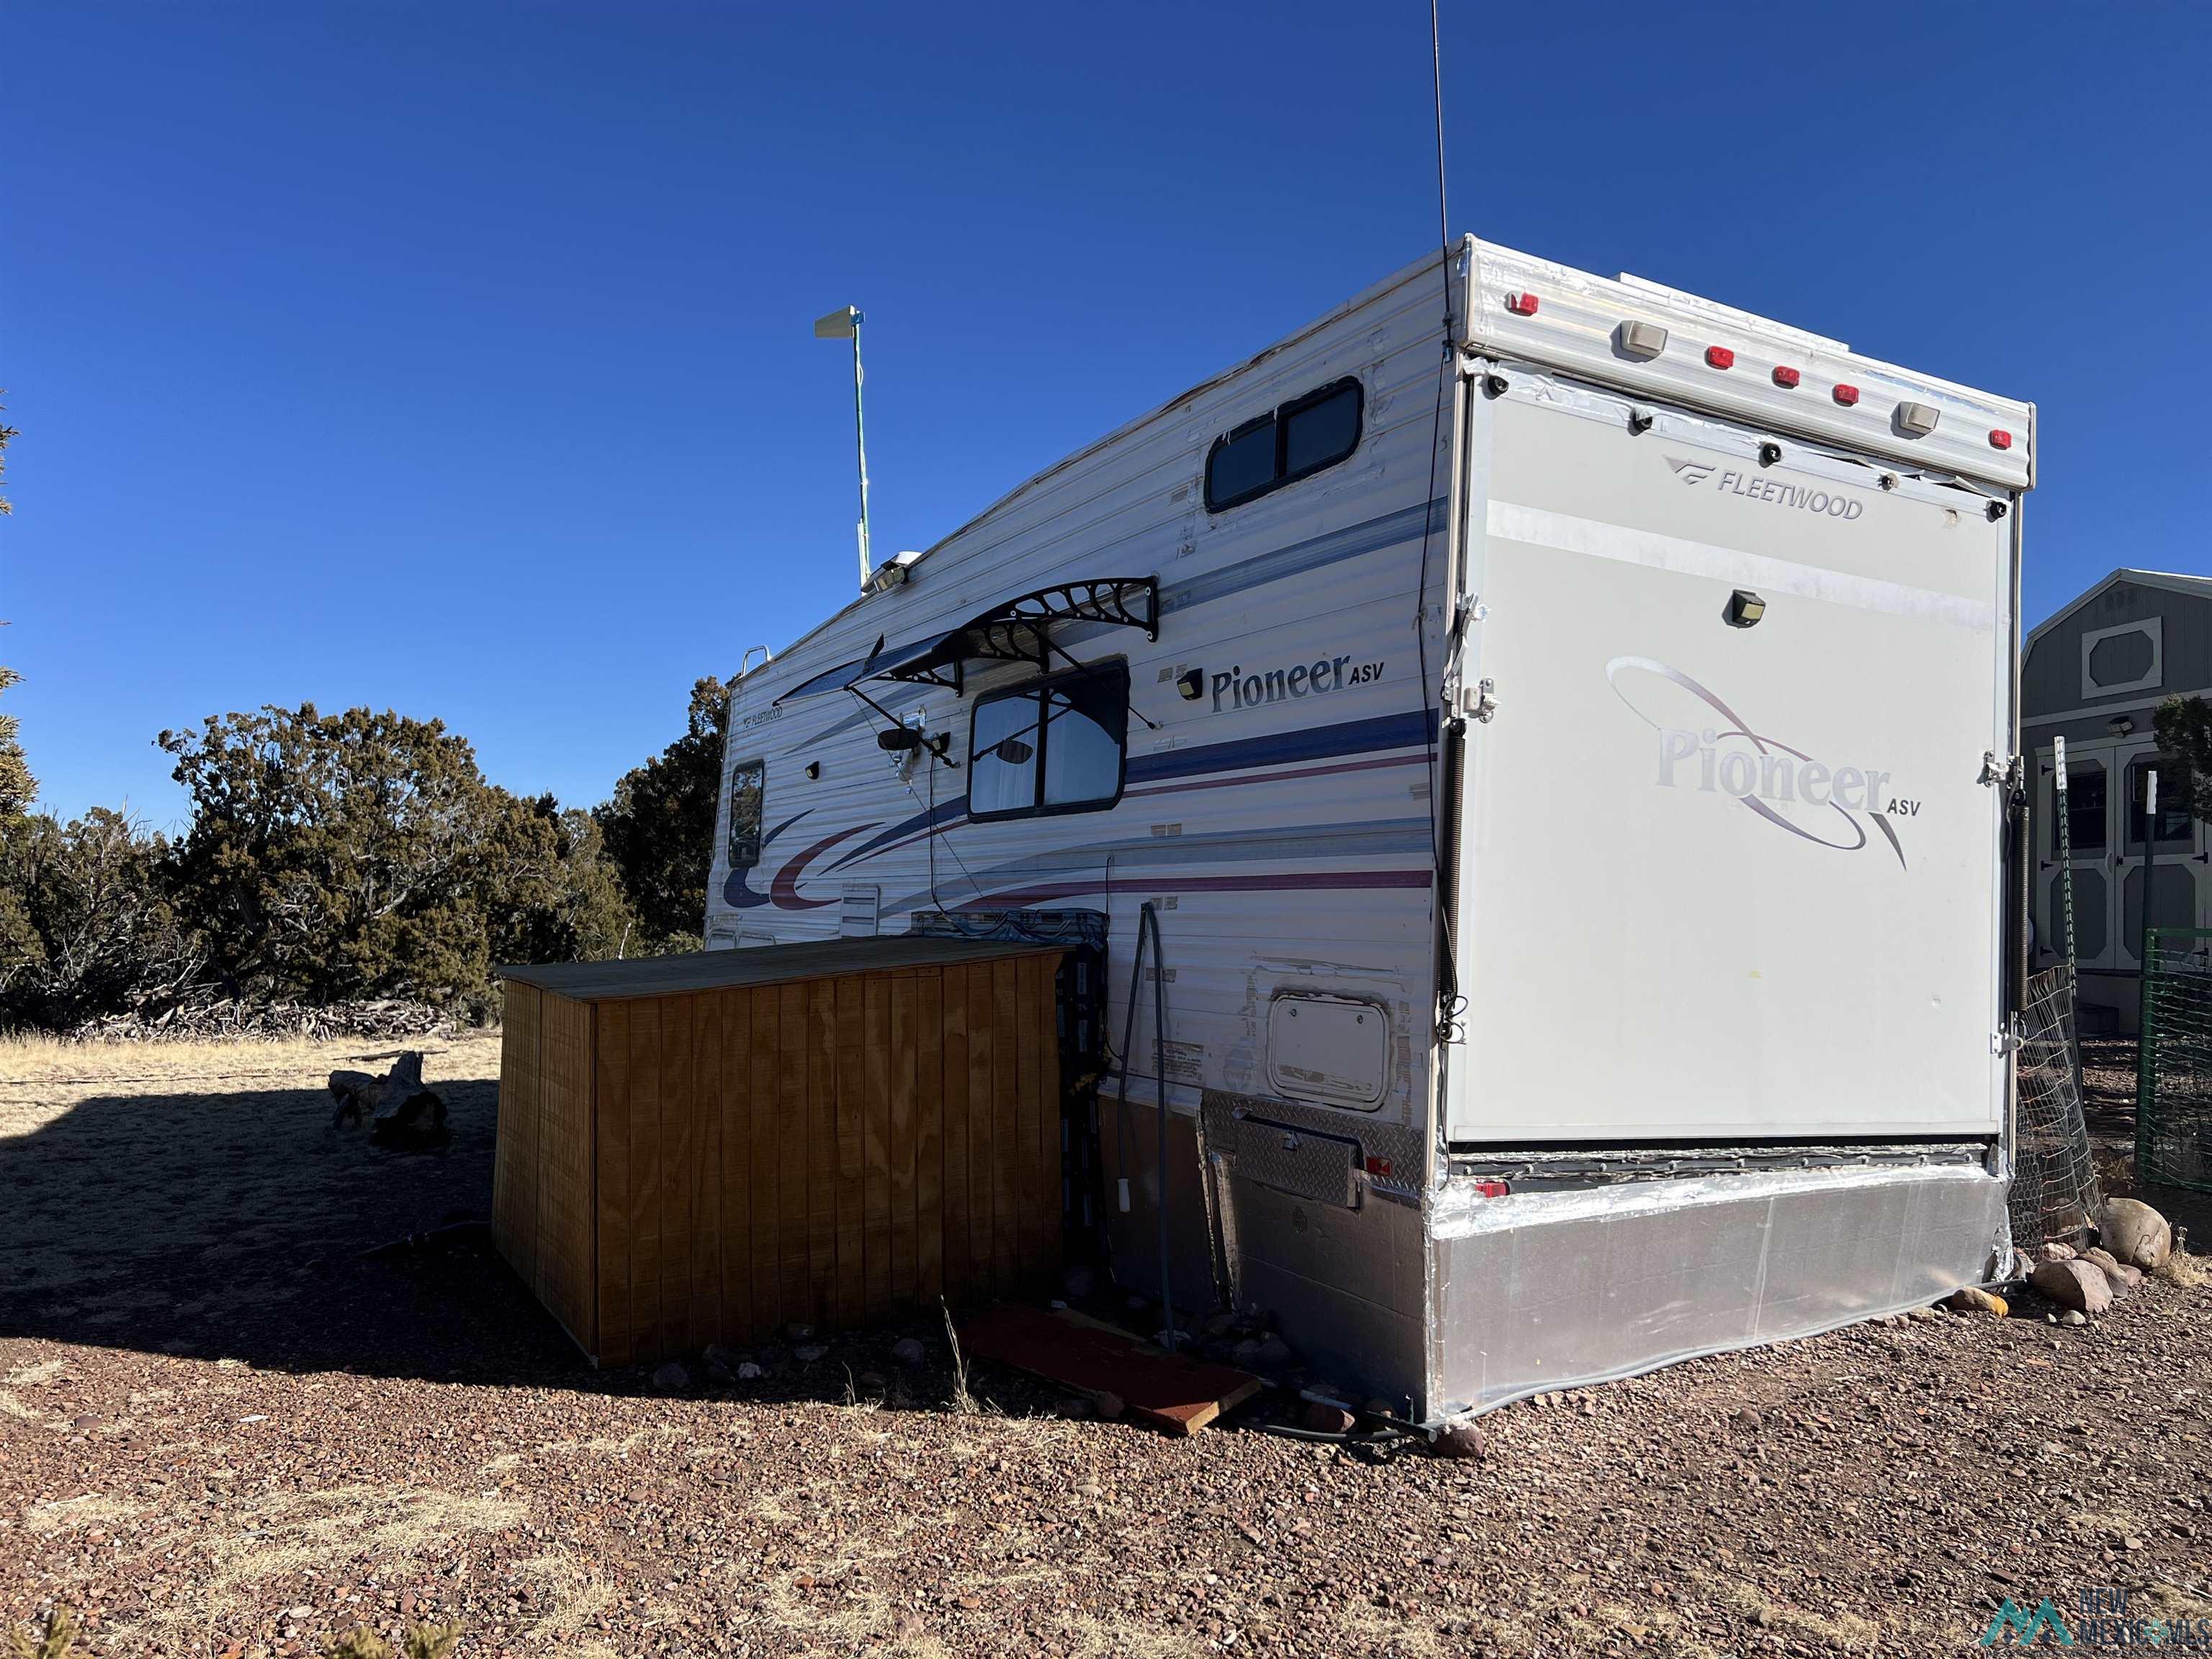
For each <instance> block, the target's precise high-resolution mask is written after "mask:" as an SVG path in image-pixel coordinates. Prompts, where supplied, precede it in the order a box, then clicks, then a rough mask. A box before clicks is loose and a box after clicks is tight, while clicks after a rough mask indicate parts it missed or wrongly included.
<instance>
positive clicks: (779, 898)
mask: <svg viewBox="0 0 2212 1659" xmlns="http://www.w3.org/2000/svg"><path fill="white" fill-rule="evenodd" d="M875 827H876V826H875V825H874V824H872V823H856V824H854V825H852V826H851V827H850V828H849V829H840V830H838V831H837V832H836V834H835V835H829V836H823V837H822V839H821V840H820V841H817V842H815V843H814V845H813V846H811V847H810V848H807V849H806V850H805V852H803V853H801V854H799V856H798V857H797V858H795V859H793V860H791V861H790V862H789V863H788V864H787V865H785V866H783V868H782V869H781V870H779V871H777V872H775V880H774V881H772V882H770V883H769V884H768V893H769V898H770V899H772V900H774V901H775V908H777V909H779V910H819V909H821V908H823V906H824V905H829V904H835V903H836V902H837V901H836V899H811V898H801V897H799V878H800V877H801V876H802V875H804V874H805V871H806V866H808V865H809V864H811V863H812V862H813V861H814V860H816V859H817V858H819V857H820V856H821V855H822V854H824V853H826V852H828V851H829V849H830V848H833V847H835V846H836V844H837V843H838V842H841V841H849V840H851V839H852V838H853V837H854V836H860V835H866V833H867V832H868V831H869V830H871V829H874V828H875Z"/></svg>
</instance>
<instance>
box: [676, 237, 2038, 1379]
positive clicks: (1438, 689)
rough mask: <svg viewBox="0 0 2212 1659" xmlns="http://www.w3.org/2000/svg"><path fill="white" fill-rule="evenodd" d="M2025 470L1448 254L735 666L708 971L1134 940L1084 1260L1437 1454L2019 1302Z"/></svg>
mask: <svg viewBox="0 0 2212 1659" xmlns="http://www.w3.org/2000/svg"><path fill="white" fill-rule="evenodd" d="M2033 454H2034V410H2033V407H2032V406H2031V405H2029V404H2023V403H2015V402H2012V401H2010V400H2008V399H2005V398H1996V397H1993V396H1991V395H1990V394H1988V393H1985V392H1973V391H1970V390H1968V389H1966V387H1964V386H1954V385H1951V384H1948V382H1945V381H1942V380H1935V379H1932V378H1930V377H1929V376H1927V375H1923V374H1913V373H1911V372H1909V371H1907V370H1905V369H1902V368H1895V367H1893V366H1891V365H1889V364H1887V363H1883V362H1876V361H1874V360H1873V359H1870V358H1868V357H1863V356H1858V355H1857V354H1855V353H1853V352H1852V351H1851V350H1850V349H1849V348H1848V347H1847V346H1845V345H1844V343H1842V342H1840V341H1838V340H1832V339H1826V338H1824V337H1821V336H1819V335H1816V334H1808V333H1805V332H1803V331H1800V330H1797V329H1794V328H1787V327H1784V326H1783V325H1779V324H1777V323H1772V322H1769V321H1767V320H1765V319H1762V318H1759V317H1754V316H1751V315H1748V314H1747V313H1743V312H1740V311H1735V310H1731V309H1729V308H1728V307H1723V306H1719V305H1716V304H1713V303H1711V301H1705V300H1701V299H1698V298H1696V297H1694V296H1692V295H1686V294H1682V293H1679V292H1676V291H1674V290H1673V289H1666V288H1662V287H1660V286H1658V285H1656V284H1655V283H1648V282H1644V281H1641V280H1638V278H1635V277H1632V276H1624V277H1622V278H1620V280H1619V281H1617V282H1616V281H1609V280H1607V279H1604V278H1601V277H1596V276H1587V275H1585V274H1583V273H1582V272H1579V271H1576V270H1568V269H1566V268H1565V267H1562V266H1559V265H1556V264H1549V263H1547V262H1545V261H1543V260H1540V259H1534V258H1528V257H1527V256H1525V255H1522V254H1519V253H1514V252H1509V251H1507V250H1505V249H1503V248H1499V247H1494V246H1489V245H1487V244H1486V243H1482V242H1480V241H1477V240H1474V239H1472V238H1469V239H1467V240H1463V241H1462V242H1460V243H1458V244H1456V245H1455V246H1452V247H1451V248H1450V249H1449V252H1448V253H1447V254H1444V255H1441V256H1438V257H1436V258H1430V259H1427V260H1425V261H1423V262H1421V263H1419V264H1414V265H1413V266H1411V267H1410V268H1408V269H1407V270H1403V271H1401V272H1400V273H1399V274H1398V275H1397V276H1393V277H1391V278H1389V280H1388V281H1386V282H1383V283H1379V284H1377V285H1376V287H1374V288H1372V289H1369V290H1368V291H1367V292H1366V293H1364V294H1362V295H1359V296H1358V298H1357V299H1355V300H1353V301H1351V302H1350V303H1349V304H1347V305H1345V306H1343V307H1340V308H1339V309H1337V310H1335V311H1334V312H1332V313H1330V314H1328V316H1326V317H1324V318H1322V319H1321V320H1320V321H1319V322H1316V323H1315V324H1314V325H1312V326H1310V327H1309V328H1306V329H1304V330H1302V331H1299V332H1298V333H1297V334H1295V335H1293V336H1291V337H1290V338H1288V339H1286V340H1285V341H1283V342H1282V343H1279V344H1278V345H1275V346H1273V347H1272V348H1270V349H1268V350H1267V351H1265V352H1262V353H1261V355H1260V356H1257V357H1255V358H1253V359H1252V360H1251V361H1250V362H1246V363H1244V364H1243V365H1242V366H1241V367H1238V368H1234V369H1232V370H1231V371H1230V372H1229V373H1227V374H1222V375H1219V376H1218V377H1217V378H1215V379H1213V380H1208V381H1206V383H1204V384H1203V385H1201V386H1196V387H1194V388H1193V389H1192V390H1190V391H1188V392H1185V393H1183V394H1182V396H1181V397H1179V398H1176V399H1174V400H1173V401H1172V402H1170V403H1169V404H1165V405H1164V406H1163V407H1161V408H1159V409H1158V410H1154V411H1153V412H1152V413H1151V414H1149V415H1146V416H1143V417H1142V418H1141V419H1139V420H1136V421H1133V422H1130V423H1129V424H1128V425H1127V426H1124V427H1122V428H1121V429H1120V430H1118V431H1116V432H1115V433H1113V434H1112V435H1110V436H1109V437H1106V438H1104V439H1103V440H1101V441H1099V442H1097V443H1096V444H1093V445H1091V447H1089V448H1086V449H1085V450H1083V451H1081V452H1080V453H1077V454H1075V455H1073V456H1071V457H1069V458H1068V459H1066V460H1064V461H1062V462H1060V464H1059V465H1057V466H1054V467H1053V468H1052V469H1050V470H1049V471H1046V472H1043V473H1042V474H1040V475H1039V476H1038V477H1035V478H1032V479H1031V480H1030V482H1028V483H1025V484H1023V485H1022V486H1021V487H1020V488H1019V489H1016V490H1015V491H1014V492H1013V493H1012V494H1011V495H1007V496H1006V498H1005V499H1004V500H1002V501H1000V502H999V503H998V504H997V505H996V506H994V507H992V508H991V509H990V510H989V511H987V513H983V514H982V516H981V517H980V518H978V519H976V520H974V521H973V522H972V523H970V524H969V525H968V526H965V527H964V528H963V529H961V530H960V531H958V532H956V533H955V534H953V535H952V536H951V537H949V538H946V539H945V541H943V542H941V543H939V544H938V545H937V546H935V547H933V548H932V549H930V550H928V551H927V553H925V554H922V555H919V556H907V557H904V558H902V561H901V562H900V563H899V565H898V567H897V568H896V575H892V576H884V575H883V574H881V573H879V574H878V580H877V582H876V583H875V584H873V586H872V591H871V592H867V593H866V594H865V595H863V596H862V597H860V598H858V599H855V600H854V602H853V603H852V604H850V605H848V606H846V608H845V609H844V610H842V611H840V612H839V613H838V614H837V615H836V616H835V617H832V618H830V619H829V621H828V622H826V623H823V625H822V626H820V627H819V628H817V629H815V630H814V631H813V632H811V633H810V634H808V635H806V636H805V638H803V639H801V640H800V641H798V642H797V643H796V644H795V645H793V646H792V647H789V648H788V649H787V650H786V651H785V652H784V653H782V654H781V655H780V656H779V657H777V658H776V659H775V661H774V662H773V663H772V664H770V665H767V666H764V667H761V668H758V669H757V670H755V671H753V672H750V673H749V674H747V675H745V676H744V678H742V679H741V680H740V681H739V683H738V686H737V689H736V690H735V692H734V693H733V695H732V703H731V718H730V738H729V746H728V750H727V753H726V781H727V787H726V791H725V798H724V801H723V805H722V809H721V810H722V817H721V822H720V825H719V827H718V831H717V836H716V843H715V845H716V852H715V864H714V874H713V879H712V884H711V888H710V895H711V896H710V899H709V902H708V913H707V916H706V928H707V933H708V939H709V944H710V947H711V948H717V949H719V948H725V947H731V946H746V945H761V944H770V943H776V942H781V941H789V940H798V939H818V938H823V937H825V936H831V935H835V934H837V933H846V934H854V933H872V932H875V931H878V930H880V931H882V932H884V933H904V932H908V931H938V932H944V931H954V932H975V933H989V932H993V931H994V930H995V931H998V932H1000V933H1001V934H1008V933H1010V934H1012V935H1013V936H1017V937H1018V936H1020V935H1021V934H1022V933H1024V932H1030V933H1036V935H1037V936H1039V937H1042V936H1045V935H1046V934H1052V935H1053V936H1055V937H1076V936H1078V935H1081V936H1084V937H1089V938H1092V939H1096V938H1097V937H1099V936H1101V935H1102V934H1103V939H1104V942H1105V957H1104V962H1105V975H1104V977H1105V983H1106V990H1107V997H1108V1003H1107V1008H1106V1015H1107V1018H1106V1020H1105V1029H1106V1031H1107V1034H1108V1036H1109V1037H1111V1038H1114V1039H1116V1040H1117V1052H1118V1054H1119V1058H1118V1060H1117V1059H1115V1058H1113V1057H1111V1056H1109V1059H1108V1060H1107V1061H1106V1063H1105V1066H1104V1069H1105V1073H1106V1076H1105V1080H1104V1082H1103V1085H1101V1087H1100V1091H1099V1094H1100V1098H1099V1102H1098V1105H1097V1110H1096V1112H1095V1113H1093V1112H1091V1111H1090V1110H1089V1109H1080V1110H1075V1111H1073V1112H1072V1113H1071V1115H1070V1119H1069V1121H1068V1122H1067V1124H1066V1126H1065V1129H1066V1136H1067V1138H1068V1146H1067V1157H1066V1161H1065V1164H1064V1167H1065V1168H1066V1169H1067V1170H1070V1171H1071V1176H1070V1180H1071V1186H1072V1190H1071V1192H1070V1193H1069V1194H1068V1199H1069V1204H1070V1215H1071V1225H1075V1226H1079V1225H1081V1224H1082V1222H1083V1220H1084V1219H1085V1217H1086V1216H1090V1215H1092V1214H1093V1213H1094V1212H1093V1211H1092V1210H1091V1209H1088V1208H1086V1206H1096V1208H1097V1211H1098V1212H1103V1221H1104V1232H1105V1234H1106V1237H1107V1240H1108V1242H1109V1246H1110V1249H1109V1258H1110V1263H1111V1267H1112V1270H1113V1273H1114V1274H1115V1277H1116V1278H1117V1279H1120V1280H1121V1282H1122V1283H1124V1284H1126V1285H1131V1286H1133V1287H1135V1288H1138V1289H1140V1290H1144V1291H1158V1290H1159V1289H1160V1288H1162V1275H1163V1273H1165V1274H1166V1276H1167V1285H1168V1287H1170V1288H1171V1290H1172V1292H1173V1296H1174V1305H1175V1307H1176V1309H1177V1310H1179V1311H1182V1312H1187V1311H1188V1310H1191V1309H1194V1308H1202V1307H1203V1306H1205V1305H1206V1304H1209V1303H1217V1304H1218V1303H1221V1302H1227V1301H1231V1300H1233V1301H1234V1303H1235V1304H1237V1305H1238V1306H1245V1305H1249V1304H1257V1305H1259V1306H1261V1307H1263V1308H1265V1309H1267V1310H1271V1311H1272V1312H1273V1315H1274V1316H1276V1317H1277V1319H1278V1320H1279V1322H1280V1326H1281V1328H1282V1330H1283V1332H1284V1334H1285V1336H1286V1337H1287V1339H1288V1340H1290V1341H1291V1344H1292V1345H1293V1346H1295V1347H1297V1349H1298V1350H1299V1351H1300V1352H1302V1353H1304V1355H1305V1356H1306V1357H1307V1358H1309V1359H1310V1361H1311V1362H1312V1364H1314V1366H1315V1367H1316V1370H1318V1371H1319V1372H1321V1373H1322V1374H1324V1375H1326V1376H1328V1377H1330V1378H1332V1379H1334V1380H1336V1381H1339V1382H1340V1383H1342V1384H1343V1385H1344V1386H1346V1387H1347V1388H1353V1389H1359V1390H1360V1391H1361V1392H1362V1393H1363V1394H1371V1395H1383V1396H1385V1397H1388V1398H1390V1399H1393V1400H1395V1401H1399V1402H1400V1403H1401V1408H1402V1409H1405V1410H1407V1411H1410V1412H1411V1413H1414V1414H1415V1415H1417V1416H1419V1417H1420V1418H1423V1419H1427V1420H1431V1421H1434V1420H1437V1419H1443V1418H1445V1417H1448V1416H1449V1415H1452V1414H1454V1413H1461V1412H1464V1411H1467V1410H1469V1409H1480V1408H1482V1407H1489V1406H1493V1405H1496V1404H1498V1403H1500V1402H1501V1401H1507V1400H1510V1399H1513V1398H1516V1397H1518V1396H1521V1395H1528V1394H1531V1393H1534V1392H1537V1391H1540V1390H1545V1389H1555V1388H1559V1387H1561V1386H1565V1385H1569V1384H1574V1383H1586V1382H1591V1381H1595V1380H1599V1379H1603V1378H1608V1377H1613V1376H1623V1375H1626V1374H1629V1373H1632V1372H1635V1371H1638V1370H1644V1369H1648V1368H1650V1367H1652V1366H1655V1365H1658V1364H1664V1363H1667V1362H1668V1361H1671V1360H1674V1359H1678V1358H1685V1357H1687V1356H1690V1355H1692V1354H1699V1353H1710V1352H1717V1351H1721V1350H1725V1349H1730V1348H1736V1347H1741V1346H1747V1345H1752V1344H1756V1343H1762V1342H1767V1341H1771V1340H1777V1339H1780V1338H1785V1337H1790V1336H1796V1335H1802V1334H1808V1333H1812V1332H1816V1331H1820V1330H1823V1329H1826V1328H1832V1327H1834V1326H1837V1325H1839V1324H1843V1323H1845V1322H1850V1321H1853V1320H1857V1319H1861V1318H1865V1317H1868V1316H1875V1315H1880V1314H1885V1313H1889V1312H1893V1311H1895V1310H1901V1309H1904V1308H1906V1307H1909V1306H1911V1305H1913V1304H1920V1303H1924V1302H1926V1301H1927V1300H1929V1298H1931V1297H1936V1296H1937V1295H1940V1294H1941V1293H1942V1292H1944V1291H1947V1290H1949V1289H1951V1288H1953V1287H1954V1286H1956V1285H1960V1284H1962V1283H1966V1282H1970V1281H1977V1280H1979V1279H1984V1278H1985V1277H1987V1276H1989V1275H1990V1273H1991V1272H1992V1271H1993V1269H1994V1267H1995V1266H1996V1264H2002V1263H2004V1262H2006V1261H2008V1256H2007V1254H2006V1252H2007V1250H2008V1243H2009V1240H2008V1233H2007V1227H2006V1219H2005V1202H2004V1200H2005V1194H2006V1188H2007V1158H2008V1150H2007V1142H2006V1129H2007V1122H2008V1098H2009V1090H2010V1072H2011V1066H2010V1060H2009V1043H2008V1036H2007V1031H2008V1009H2007V995H2006V987H2007V982H2008V977H2009V975H2010V974H2011V972H2012V970H2013V968H2014V964H2015V959H2016V954H2017V951H2018V948H2019V947H2018V946H2017V945H2016V944H2014V943H2012V942H2011V941H2012V940H2013V939H2014V937H2015V928H2016V925H2017V924H2016V921H2015V920H2013V919H2012V913H2013V912H2014V910H2015V906H2014V905H2013V904H2011V903H2009V902H2008V890H2007V886H2006V872H2007V869H2008V864H2009V863H2010V860H2009V859H2008V845H2009V843H2008V823H2009V821H2010V814H2009V806H2010V803H2011V801H2012V799H2014V797H2015V793H2016V790H2017V778H2018V772H2017V769H2016V768H2015V765H2014V763H2013V761H2012V758H2011V757H2013V756H2014V755H2015V753H2016V752H2017V746H2018V745H2017V742H2016V736H2015V734H2016V732H2017V730H2018V726H2017V710H2016V702H2017V685H2016V675H2015V665H2016V661H2017V654H2016V650H2015V637H2016V636H2015V617H2016V614H2017V611H2018V593H2019V564H2020V548H2021V542H2020V524H2021V501H2022V498H2023V495H2024V494H2025V492H2026V491H2027V489H2028V488H2029V487H2030V485H2031V483H2032V482H2033ZM1153 923H1156V924H1157V926H1156V927H1153V926H1152V925H1150V924H1153ZM1071 929H1072V930H1073V931H1072V932H1071V931H1070V930H1071ZM1133 990H1135V991H1136V993H1137V994H1136V996H1135V997H1134V998H1133V999H1132V995H1131V993H1132V991H1133ZM1132 1000H1133V1001H1134V1005H1135V1006H1133V1007H1132V1006H1131V1003H1132ZM1163 1093H1164V1096H1165V1103H1166V1108H1167V1118H1166V1121H1165V1124H1164V1127H1163V1125H1162V1122H1161V1120H1160V1118H1159V1117H1158V1112H1157V1104H1158V1101H1159V1099H1160V1097H1161V1095H1162V1094H1163ZM1094 1136H1095V1137H1096V1139H1097V1146H1095V1148H1094V1147H1092V1146H1090V1145H1089V1144H1088V1143H1089V1142H1090V1141H1091V1139H1092V1138H1093V1137H1094ZM1163 1146H1164V1148H1165V1158H1166V1161H1165V1165H1164V1167H1163V1165H1162V1163H1161V1160H1160V1153H1159V1150H1158V1149H1159V1148H1161V1147H1163ZM1086 1160H1088V1161H1087V1162H1086ZM1086 1168H1088V1169H1090V1170H1093V1171H1095V1178H1086V1177H1085V1176H1082V1175H1081V1173H1080V1171H1082V1170H1085V1169H1086ZM1086 1187H1087V1188H1088V1190H1084V1188H1086ZM1163 1203H1164V1206H1165V1215H1164V1218H1163V1216H1162V1213H1161V1212H1162V1206H1163Z"/></svg>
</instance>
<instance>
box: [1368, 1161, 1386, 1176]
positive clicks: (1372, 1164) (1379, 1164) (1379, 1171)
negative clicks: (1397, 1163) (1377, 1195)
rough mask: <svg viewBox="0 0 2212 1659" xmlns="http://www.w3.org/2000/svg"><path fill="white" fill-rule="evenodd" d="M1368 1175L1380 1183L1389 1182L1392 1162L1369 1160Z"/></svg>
mask: <svg viewBox="0 0 2212 1659" xmlns="http://www.w3.org/2000/svg"><path fill="white" fill-rule="evenodd" d="M1367 1173H1368V1174H1370V1175H1371V1176H1374V1177H1375V1178H1376V1180H1378V1181H1388V1180H1389V1178H1390V1160H1389V1158H1369V1159H1368V1160H1367Z"/></svg>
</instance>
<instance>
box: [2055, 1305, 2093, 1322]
mask: <svg viewBox="0 0 2212 1659" xmlns="http://www.w3.org/2000/svg"><path fill="white" fill-rule="evenodd" d="M2058 1322H2059V1323H2060V1324H2062V1325H2086V1324H2087V1323H2088V1322H2089V1316H2088V1315H2087V1314H2085V1313H2083V1312H2082V1311H2081V1310H2080V1309H2078V1308H2069V1309H2068V1310H2066V1311H2065V1312H2064V1313H2063V1314H2061V1315H2059V1316H2058Z"/></svg>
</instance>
